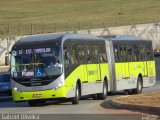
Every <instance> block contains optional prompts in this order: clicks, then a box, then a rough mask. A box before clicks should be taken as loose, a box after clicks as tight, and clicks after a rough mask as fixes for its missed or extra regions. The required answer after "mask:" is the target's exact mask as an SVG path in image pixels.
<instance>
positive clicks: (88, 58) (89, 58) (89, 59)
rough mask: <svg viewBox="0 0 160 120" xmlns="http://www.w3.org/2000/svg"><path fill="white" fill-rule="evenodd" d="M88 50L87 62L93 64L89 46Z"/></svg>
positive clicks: (86, 47)
mask: <svg viewBox="0 0 160 120" xmlns="http://www.w3.org/2000/svg"><path fill="white" fill-rule="evenodd" d="M85 49H86V62H87V63H91V53H90V49H89V45H87V46H85Z"/></svg>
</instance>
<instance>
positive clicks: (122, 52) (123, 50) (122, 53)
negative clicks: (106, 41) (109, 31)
mask: <svg viewBox="0 0 160 120" xmlns="http://www.w3.org/2000/svg"><path fill="white" fill-rule="evenodd" d="M119 51H120V55H119V56H120V61H121V62H125V61H126V46H125V45H120V46H119Z"/></svg>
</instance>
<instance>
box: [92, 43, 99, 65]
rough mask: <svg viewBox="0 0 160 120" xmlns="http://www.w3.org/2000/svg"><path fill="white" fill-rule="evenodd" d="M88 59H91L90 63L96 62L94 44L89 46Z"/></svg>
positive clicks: (96, 51)
mask: <svg viewBox="0 0 160 120" xmlns="http://www.w3.org/2000/svg"><path fill="white" fill-rule="evenodd" d="M90 60H91V63H97V62H98V49H97V47H96V46H93V45H91V46H90Z"/></svg>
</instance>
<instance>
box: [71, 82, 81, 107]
mask: <svg viewBox="0 0 160 120" xmlns="http://www.w3.org/2000/svg"><path fill="white" fill-rule="evenodd" d="M79 98H80V88H79V85H78V84H77V85H76V90H75V97H73V98H72V100H71V101H72V104H79Z"/></svg>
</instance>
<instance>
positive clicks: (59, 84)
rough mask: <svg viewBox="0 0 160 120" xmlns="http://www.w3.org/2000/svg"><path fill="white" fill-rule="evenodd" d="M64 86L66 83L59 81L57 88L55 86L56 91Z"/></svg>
mask: <svg viewBox="0 0 160 120" xmlns="http://www.w3.org/2000/svg"><path fill="white" fill-rule="evenodd" d="M63 85H64V82H63V81H60V80H59V81H58V82H57V83H56V84H55V86H54V90H57V89H58V88H60V87H62V86H63Z"/></svg>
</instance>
